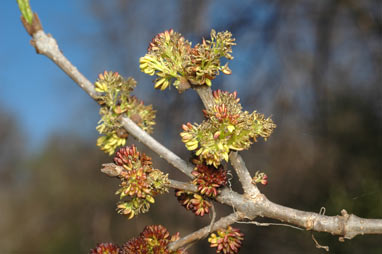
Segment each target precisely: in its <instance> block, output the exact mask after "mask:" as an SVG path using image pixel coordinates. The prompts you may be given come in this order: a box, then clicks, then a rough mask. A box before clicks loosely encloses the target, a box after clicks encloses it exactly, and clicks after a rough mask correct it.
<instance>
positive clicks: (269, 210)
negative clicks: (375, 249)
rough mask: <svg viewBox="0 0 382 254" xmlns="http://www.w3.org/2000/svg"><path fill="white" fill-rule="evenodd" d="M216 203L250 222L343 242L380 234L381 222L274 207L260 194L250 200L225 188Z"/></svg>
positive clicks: (276, 205)
mask: <svg viewBox="0 0 382 254" xmlns="http://www.w3.org/2000/svg"><path fill="white" fill-rule="evenodd" d="M216 200H218V201H219V202H220V203H223V204H226V205H229V206H232V207H233V208H235V210H237V211H239V212H240V213H241V214H245V216H246V217H247V218H248V219H250V220H253V219H254V218H256V217H257V216H260V217H266V218H270V219H275V220H279V221H282V222H285V223H288V224H290V225H294V226H297V227H300V228H304V229H306V230H312V231H317V232H327V233H330V234H332V235H338V236H341V237H343V238H346V239H352V238H354V237H355V236H357V235H364V234H382V220H381V219H366V218H360V217H358V216H356V215H354V214H348V213H347V212H346V211H345V210H342V211H341V215H337V216H326V215H323V214H319V213H314V212H306V211H301V210H297V209H293V208H289V207H286V206H282V205H279V204H275V203H273V202H271V201H269V200H268V199H267V198H266V197H265V195H263V194H259V195H257V196H256V197H255V198H254V199H253V198H251V197H246V196H244V195H240V194H238V193H236V192H232V191H231V190H229V189H227V188H226V189H224V190H223V191H222V192H221V194H220V195H219V196H218V197H217V198H216Z"/></svg>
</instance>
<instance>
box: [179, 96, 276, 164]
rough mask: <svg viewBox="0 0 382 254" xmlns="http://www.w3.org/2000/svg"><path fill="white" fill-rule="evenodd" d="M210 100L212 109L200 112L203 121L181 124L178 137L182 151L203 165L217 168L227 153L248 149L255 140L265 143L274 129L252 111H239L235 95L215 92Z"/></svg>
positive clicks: (267, 121) (240, 108) (269, 120)
mask: <svg viewBox="0 0 382 254" xmlns="http://www.w3.org/2000/svg"><path fill="white" fill-rule="evenodd" d="M213 98H214V103H215V104H214V106H213V107H211V108H210V109H206V110H204V111H203V113H204V116H205V120H204V121H203V122H202V123H201V124H191V123H187V124H184V125H183V126H182V128H183V132H181V133H180V136H181V137H182V141H183V143H185V145H186V148H187V149H188V150H190V151H195V155H196V156H199V157H200V158H201V159H202V160H203V161H205V162H206V164H207V165H213V166H214V167H218V166H219V165H220V162H221V161H222V160H225V161H228V156H229V152H230V151H241V150H245V149H248V148H249V147H250V145H251V144H252V143H253V142H256V141H257V137H259V136H261V137H263V138H264V139H265V140H266V139H267V138H268V137H269V136H270V135H271V133H272V131H273V129H274V128H275V127H276V125H275V124H274V123H273V121H272V120H271V119H270V118H265V117H264V115H262V114H259V113H257V112H256V111H254V112H252V113H249V112H248V111H243V110H242V106H241V105H240V103H239V101H240V99H239V98H237V93H236V92H233V93H229V92H222V91H220V90H217V91H214V92H213Z"/></svg>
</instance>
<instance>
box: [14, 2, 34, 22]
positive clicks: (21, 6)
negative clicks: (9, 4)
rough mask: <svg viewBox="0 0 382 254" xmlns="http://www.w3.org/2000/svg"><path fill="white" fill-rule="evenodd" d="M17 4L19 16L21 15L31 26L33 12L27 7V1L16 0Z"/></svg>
mask: <svg viewBox="0 0 382 254" xmlns="http://www.w3.org/2000/svg"><path fill="white" fill-rule="evenodd" d="M17 4H18V5H19V9H20V11H21V15H23V17H24V19H25V20H26V21H27V22H28V23H29V24H32V21H33V12H32V9H31V7H30V5H29V0H17Z"/></svg>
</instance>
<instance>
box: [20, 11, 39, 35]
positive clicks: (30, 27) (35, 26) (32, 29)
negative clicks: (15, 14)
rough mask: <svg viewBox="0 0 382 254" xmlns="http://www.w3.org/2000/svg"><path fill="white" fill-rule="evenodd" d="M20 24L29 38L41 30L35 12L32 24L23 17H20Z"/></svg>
mask: <svg viewBox="0 0 382 254" xmlns="http://www.w3.org/2000/svg"><path fill="white" fill-rule="evenodd" d="M21 22H22V23H23V26H24V28H25V30H26V31H27V32H28V34H29V35H30V36H33V34H35V33H36V32H38V31H40V30H43V29H42V25H41V22H40V19H39V17H38V15H37V13H35V12H34V13H33V19H32V24H29V23H28V22H27V20H26V19H25V18H24V17H23V16H21Z"/></svg>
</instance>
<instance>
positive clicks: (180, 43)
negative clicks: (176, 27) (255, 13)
mask: <svg viewBox="0 0 382 254" xmlns="http://www.w3.org/2000/svg"><path fill="white" fill-rule="evenodd" d="M234 41H235V39H233V38H232V34H231V33H230V32H228V31H226V32H219V33H216V31H215V30H212V31H211V38H210V40H205V39H203V41H202V43H200V44H197V45H195V46H194V47H192V45H191V43H190V42H189V41H187V40H186V39H184V37H183V36H182V35H181V34H180V33H176V32H174V31H173V30H172V29H170V30H166V31H164V32H162V33H159V34H158V35H156V36H155V37H154V38H153V40H152V41H151V43H150V45H149V47H148V50H147V51H148V52H147V54H146V55H145V56H144V57H141V58H140V60H139V62H140V68H141V70H142V71H143V72H144V73H146V74H149V75H151V76H153V75H156V76H157V78H156V79H155V81H154V82H155V86H154V87H155V88H157V89H161V90H164V89H166V88H167V87H168V86H169V85H170V84H171V83H172V84H173V85H174V87H175V88H177V89H178V90H179V91H180V92H182V91H183V90H185V89H188V88H189V87H190V84H192V85H208V86H211V80H212V79H214V78H215V77H216V76H217V75H218V74H219V72H220V71H221V72H223V73H225V74H231V70H230V69H229V68H228V64H227V63H226V64H224V65H222V64H221V62H220V59H221V58H222V57H225V58H227V59H229V60H231V59H233V57H232V55H231V53H232V46H233V45H235V43H234Z"/></svg>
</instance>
